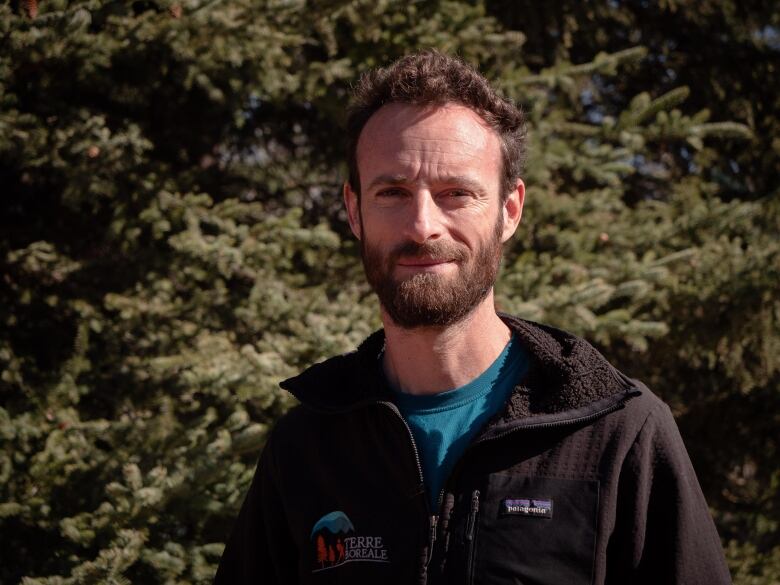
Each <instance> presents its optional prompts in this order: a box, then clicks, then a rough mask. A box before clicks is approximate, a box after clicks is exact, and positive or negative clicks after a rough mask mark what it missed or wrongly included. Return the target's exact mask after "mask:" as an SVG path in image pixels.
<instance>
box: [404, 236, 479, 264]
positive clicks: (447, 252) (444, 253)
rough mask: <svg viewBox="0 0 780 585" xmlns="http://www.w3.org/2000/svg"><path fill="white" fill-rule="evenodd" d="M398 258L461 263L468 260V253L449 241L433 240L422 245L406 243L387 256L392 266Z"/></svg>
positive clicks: (459, 245)
mask: <svg viewBox="0 0 780 585" xmlns="http://www.w3.org/2000/svg"><path fill="white" fill-rule="evenodd" d="M400 258H431V259H433V260H455V261H458V262H462V261H465V260H467V259H468V251H467V250H466V247H465V246H463V245H461V244H456V243H455V242H451V241H439V240H433V241H430V242H424V243H422V244H418V243H417V242H412V241H407V242H403V243H401V244H399V245H398V246H396V247H395V248H393V250H392V252H391V253H390V255H389V260H390V261H391V263H393V264H394V263H395V262H396V261H398V260H399V259H400Z"/></svg>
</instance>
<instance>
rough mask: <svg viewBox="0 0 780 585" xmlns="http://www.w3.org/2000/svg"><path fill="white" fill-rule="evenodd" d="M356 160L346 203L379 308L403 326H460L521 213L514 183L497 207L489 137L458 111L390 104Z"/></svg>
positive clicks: (485, 290)
mask: <svg viewBox="0 0 780 585" xmlns="http://www.w3.org/2000/svg"><path fill="white" fill-rule="evenodd" d="M357 162H358V168H359V172H360V186H361V196H360V201H358V198H357V196H356V194H355V193H352V192H351V190H350V189H349V188H348V187H346V188H345V199H346V201H347V208H348V211H349V216H350V225H351V227H352V229H353V231H354V232H355V234H356V235H357V237H358V238H360V241H361V252H362V257H363V264H364V267H365V271H366V276H367V278H368V281H369V283H370V284H371V286H372V287H373V289H374V291H375V292H376V293H377V296H378V297H379V300H380V302H381V303H382V307H383V309H384V310H385V311H386V313H387V314H388V315H389V316H390V318H391V319H392V320H393V321H394V322H395V323H396V324H397V325H399V326H401V327H404V328H414V327H423V326H445V325H450V324H452V323H456V322H458V321H460V320H461V319H463V318H464V317H465V316H467V315H468V314H469V313H470V312H471V311H472V310H473V309H474V308H475V307H476V306H477V305H478V304H479V303H480V302H481V301H483V300H484V299H485V297H486V296H487V295H488V294H489V293H490V292H491V291H492V287H493V283H494V282H495V279H496V275H497V272H498V266H499V263H500V259H501V249H502V244H503V242H504V241H506V240H507V239H508V238H509V237H510V236H511V235H512V233H514V230H515V228H516V227H517V223H518V222H519V219H520V212H521V210H522V195H523V193H522V182H519V184H518V189H517V190H516V191H514V192H513V193H511V194H510V195H509V197H508V198H507V202H506V203H504V204H502V203H501V201H500V199H501V198H500V196H499V192H500V184H501V181H500V169H501V148H500V142H499V139H498V136H497V135H496V133H495V132H494V131H493V130H492V129H490V128H489V127H488V126H486V125H485V123H484V121H483V120H482V119H481V118H480V117H479V116H478V115H477V114H475V113H474V112H472V111H471V110H470V109H468V108H466V107H464V106H460V105H454V104H448V105H446V106H430V107H421V106H413V105H407V104H390V105H387V106H384V107H383V108H382V109H380V110H379V111H378V112H377V113H376V114H374V115H373V116H372V117H371V118H370V119H369V121H368V123H367V124H366V126H365V128H364V129H363V132H362V133H361V135H360V140H359V142H358V148H357Z"/></svg>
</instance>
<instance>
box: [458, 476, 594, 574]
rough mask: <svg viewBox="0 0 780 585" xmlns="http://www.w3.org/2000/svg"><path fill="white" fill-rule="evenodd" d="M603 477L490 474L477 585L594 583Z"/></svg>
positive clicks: (479, 530)
mask: <svg viewBox="0 0 780 585" xmlns="http://www.w3.org/2000/svg"><path fill="white" fill-rule="evenodd" d="M598 498H599V484H598V481H583V480H566V479H550V478H540V477H522V476H517V475H512V474H505V473H497V474H492V475H491V476H489V480H488V485H487V489H486V490H485V491H484V493H482V494H481V498H480V499H481V502H480V503H479V512H478V514H477V516H476V518H475V525H476V526H475V527H476V533H475V535H474V539H473V543H472V547H473V550H472V551H471V552H472V554H473V557H472V559H473V561H472V562H473V572H472V576H473V583H475V584H487V583H490V584H491V585H500V584H505V583H506V584H508V583H512V584H515V585H516V584H518V583H522V584H523V585H557V584H561V583H566V584H567V585H590V583H592V581H593V566H594V558H595V550H596V523H597V514H598Z"/></svg>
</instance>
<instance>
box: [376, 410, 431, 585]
mask: <svg viewBox="0 0 780 585" xmlns="http://www.w3.org/2000/svg"><path fill="white" fill-rule="evenodd" d="M378 404H383V405H384V406H386V407H387V408H389V409H390V410H391V411H392V412H393V413H394V414H395V415H396V416H397V417H398V418H399V419H400V420H401V422H402V423H403V424H404V428H405V429H406V433H407V435H408V437H409V441H410V442H411V444H412V450H413V451H414V461H415V463H416V464H417V475H418V478H419V480H420V486H425V478H424V477H423V470H422V463H420V452H419V451H418V450H417V443H416V442H415V440H414V435H413V434H412V429H410V428H409V423H407V422H406V419H405V418H404V417H403V415H402V414H401V411H400V410H398V407H397V406H396V405H395V404H393V403H392V402H386V401H384V400H380V401H379V402H378ZM423 495H425V494H423ZM443 496H444V489H442V490H441V492H440V493H439V499H438V507H439V508H440V507H441V501H442V497H443ZM425 509H426V510H427V512H428V554H427V555H426V558H425V563H424V564H423V566H422V574H421V575H420V580H419V582H420V583H421V585H425V584H426V583H427V582H428V565H430V563H431V559H432V558H433V546H434V544H436V530H437V527H438V524H439V514H438V510H436V511H435V512H433V511H431V509H430V506H429V505H428V498H427V497H426V498H425Z"/></svg>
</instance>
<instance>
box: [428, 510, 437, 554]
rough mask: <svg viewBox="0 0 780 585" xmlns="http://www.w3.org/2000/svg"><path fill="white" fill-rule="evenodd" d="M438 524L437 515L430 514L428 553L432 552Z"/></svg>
mask: <svg viewBox="0 0 780 585" xmlns="http://www.w3.org/2000/svg"><path fill="white" fill-rule="evenodd" d="M438 524H439V517H438V516H437V515H436V514H434V515H433V516H431V534H430V538H429V539H428V546H429V547H430V554H431V555H432V554H433V545H434V543H435V542H436V527H437V526H438Z"/></svg>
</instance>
